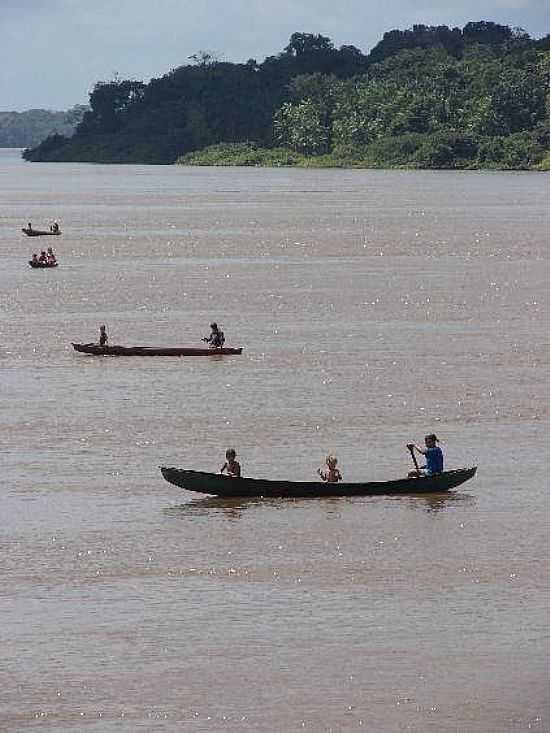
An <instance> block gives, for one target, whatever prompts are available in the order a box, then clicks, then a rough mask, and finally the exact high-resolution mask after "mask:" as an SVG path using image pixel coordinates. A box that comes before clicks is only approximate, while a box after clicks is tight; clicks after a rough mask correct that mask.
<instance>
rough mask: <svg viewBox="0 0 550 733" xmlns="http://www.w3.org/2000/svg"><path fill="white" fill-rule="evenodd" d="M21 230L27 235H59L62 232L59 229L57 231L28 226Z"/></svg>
mask: <svg viewBox="0 0 550 733" xmlns="http://www.w3.org/2000/svg"><path fill="white" fill-rule="evenodd" d="M21 231H22V232H25V234H26V235H27V237H48V236H50V237H57V236H59V235H60V234H61V232H60V230H59V229H58V230H57V231H56V232H50V231H47V230H46V229H29V228H28V227H23V229H21Z"/></svg>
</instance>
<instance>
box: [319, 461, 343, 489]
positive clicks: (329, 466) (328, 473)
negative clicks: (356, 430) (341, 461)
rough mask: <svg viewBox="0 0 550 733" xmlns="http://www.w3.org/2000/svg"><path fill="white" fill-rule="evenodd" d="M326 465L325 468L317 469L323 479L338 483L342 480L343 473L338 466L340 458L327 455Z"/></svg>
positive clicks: (330, 482)
mask: <svg viewBox="0 0 550 733" xmlns="http://www.w3.org/2000/svg"><path fill="white" fill-rule="evenodd" d="M325 461H326V465H325V466H324V468H319V469H317V473H318V474H319V476H320V477H321V480H322V481H326V482H327V483H329V484H336V483H338V481H341V480H342V474H341V473H340V471H339V470H338V468H337V465H338V458H336V456H332V455H330V456H327V457H326V459H325Z"/></svg>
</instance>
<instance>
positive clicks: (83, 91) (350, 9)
mask: <svg viewBox="0 0 550 733" xmlns="http://www.w3.org/2000/svg"><path fill="white" fill-rule="evenodd" d="M470 20H474V21H477V20H492V21H495V22H498V23H503V24H506V25H511V26H520V27H522V28H524V29H525V30H526V31H528V33H530V34H531V35H532V36H533V37H535V38H540V37H542V36H545V35H547V34H548V33H550V0H0V33H1V35H0V110H24V109H32V108H37V107H45V108H48V109H67V108H68V107H71V106H72V105H74V104H82V103H86V102H87V101H88V93H89V91H90V90H91V88H92V87H93V85H94V83H95V82H96V81H98V80H103V81H106V80H110V79H112V78H113V76H114V74H115V73H118V75H119V76H120V77H121V78H131V79H140V80H143V81H149V79H150V78H151V77H153V76H161V75H162V74H164V73H166V72H167V71H169V70H170V69H172V68H174V67H176V66H181V65H182V64H185V63H188V57H189V56H191V54H194V53H196V52H197V51H201V50H205V51H209V52H213V53H215V54H216V55H217V56H218V57H219V58H221V59H223V60H227V61H246V60H247V59H249V58H255V59H257V60H258V61H262V60H263V59H264V58H265V57H266V56H270V55H272V54H276V53H279V51H281V50H282V49H283V48H284V46H286V44H287V43H288V39H289V37H290V35H291V34H292V33H294V32H295V31H301V32H305V33H322V34H323V35H325V36H329V37H330V38H331V39H332V40H333V42H334V44H335V45H336V46H341V45H344V44H353V45H354V46H357V47H358V48H360V49H361V50H362V51H364V52H368V51H369V49H371V48H372V47H373V46H374V45H375V44H376V43H377V42H378V41H379V40H380V38H381V37H382V34H383V33H384V32H385V31H388V30H391V29H392V28H400V29H403V28H410V27H411V26H412V25H413V24H414V23H426V24H428V25H437V24H446V25H449V26H459V27H462V26H463V25H465V24H466V23H467V22H468V21H470Z"/></svg>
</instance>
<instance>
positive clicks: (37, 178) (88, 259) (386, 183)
mask: <svg viewBox="0 0 550 733" xmlns="http://www.w3.org/2000/svg"><path fill="white" fill-rule="evenodd" d="M549 201H550V176H548V175H544V174H533V173H530V174H523V173H517V174H515V173H477V172H465V173H456V172H402V171H391V172H385V171H333V170H322V171H315V170H285V169H275V170H261V169H231V168H227V169H212V168H185V167H177V166H173V167H160V166H159V167H157V166H149V167H147V166H118V165H114V166H100V165H97V166H93V165H72V164H57V165H50V164H26V163H22V162H20V161H19V160H18V158H17V153H16V152H14V151H2V152H1V155H0V202H1V206H0V318H1V321H0V325H1V334H0V378H1V383H0V389H1V397H2V402H1V405H2V410H1V412H0V436H1V456H2V474H1V475H2V483H1V486H2V489H1V490H2V503H1V507H2V522H1V525H0V553H1V555H0V557H1V563H0V581H1V582H0V619H1V623H0V634H1V636H0V639H1V655H0V730H1V731H2V732H4V731H10V732H11V731H24V732H30V731H32V732H33V733H34V732H35V731H60V732H63V733H66V732H68V731H71V732H72V731H90V733H96V732H104V731H109V732H110V731H117V732H118V731H125V732H126V731H129V732H131V731H156V730H158V731H180V730H189V731H193V732H195V731H200V732H202V731H204V732H211V731H239V732H241V731H243V732H245V733H249V732H252V731H254V732H256V731H262V732H263V731H266V732H268V733H286V732H291V731H313V732H315V733H317V732H318V731H321V732H325V731H326V732H328V731H334V732H336V731H348V730H349V731H352V730H358V731H360V730H365V731H383V732H385V731H389V732H390V731H391V732H393V731H417V732H418V733H424V732H425V731H434V732H436V731H437V732H439V731H445V732H447V731H460V732H468V733H470V732H471V733H492V732H493V731H494V732H495V733H497V732H500V731H527V730H535V731H550V693H549V690H550V672H549V663H548V659H549V656H550V634H549V632H548V617H549V611H548V609H549V608H550V590H549V581H550V544H549V529H550V509H549V504H548V493H549V490H550V486H549V479H548V464H549V460H548V453H549V447H548V445H549V444H548V427H549V423H550V296H549V283H550V236H549V232H550V210H549V207H548V202H549ZM53 219H58V221H59V223H60V227H61V229H62V231H63V235H62V236H61V237H56V238H55V239H54V238H47V239H46V238H42V239H28V238H26V237H25V236H24V235H23V234H22V233H21V231H20V229H21V227H22V226H24V225H26V223H27V222H28V221H31V222H32V224H33V226H34V227H36V228H43V227H44V226H48V225H49V223H50V222H51V221H52V220H53ZM50 244H53V245H54V247H55V250H56V252H57V255H58V259H59V261H60V263H61V264H60V267H58V268H57V270H31V269H30V268H29V267H28V266H27V265H26V263H27V260H28V259H29V258H30V255H31V254H32V252H33V251H34V250H36V249H37V248H38V249H39V248H41V247H43V246H46V245H50ZM213 319H215V320H217V321H218V323H220V324H221V325H222V327H223V329H224V331H225V334H226V338H227V343H228V345H234V346H243V347H244V351H243V355H242V356H240V357H221V358H218V357H215V358H207V359H190V358H188V359H185V358H158V359H152V358H150V359H147V358H112V357H89V356H85V355H82V354H77V353H75V352H74V351H73V349H72V347H71V341H92V340H95V339H96V338H97V331H98V326H99V324H100V323H106V324H107V328H108V331H109V335H110V341H111V343H120V344H124V345H166V346H173V345H189V346H200V345H201V342H200V337H201V336H203V335H205V334H206V333H208V324H209V323H210V321H211V320H213ZM431 431H435V432H437V433H438V434H439V437H440V438H441V440H442V447H443V450H444V452H445V458H446V465H447V467H449V468H452V467H460V466H467V465H472V464H476V465H478V466H479V470H478V475H477V476H476V478H475V479H474V480H473V481H471V482H469V483H467V484H465V485H464V486H463V487H460V488H459V489H457V490H456V491H455V492H453V493H451V494H449V495H434V496H427V497H401V498H390V497H360V498H353V499H324V500H317V499H313V498H312V499H309V500H300V501H289V500H269V501H267V500H265V501H262V500H248V501H247V500H242V501H238V500H232V501H224V500H221V499H215V498H206V497H204V496H201V495H197V494H191V493H189V492H186V491H183V490H181V489H178V488H177V487H175V486H173V485H171V484H168V483H167V482H165V481H164V480H163V479H162V477H161V475H160V472H159V469H158V466H159V465H176V466H181V467H188V468H196V469H201V470H206V471H215V470H217V469H218V468H219V467H220V466H221V464H222V462H223V460H224V453H225V449H226V448H227V447H229V446H234V447H235V448H236V449H237V452H238V454H239V456H240V460H241V462H242V465H243V470H244V472H245V474H246V475H248V476H258V477H281V478H296V479H314V478H315V471H316V469H317V467H318V466H320V465H322V463H323V459H324V456H325V455H326V453H327V452H329V451H331V452H335V453H336V454H337V455H338V458H339V466H340V468H341V471H342V474H343V475H344V478H345V479H346V480H350V481H356V480H357V481H359V480H370V479H373V480H384V479H392V478H396V477H399V476H402V475H404V473H405V472H406V471H407V470H408V469H409V468H411V463H410V457H409V456H408V454H407V452H406V450H405V444H406V443H407V442H408V441H410V440H414V441H416V442H420V441H421V440H422V438H423V436H424V434H425V433H427V432H431Z"/></svg>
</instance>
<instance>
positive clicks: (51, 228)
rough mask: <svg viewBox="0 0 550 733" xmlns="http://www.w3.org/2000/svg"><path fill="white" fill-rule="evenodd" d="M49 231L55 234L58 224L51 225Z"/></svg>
mask: <svg viewBox="0 0 550 733" xmlns="http://www.w3.org/2000/svg"><path fill="white" fill-rule="evenodd" d="M50 231H51V232H53V234H57V232H58V231H59V224H58V223H57V222H56V221H54V223H53V224H52V225H51V227H50Z"/></svg>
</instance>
